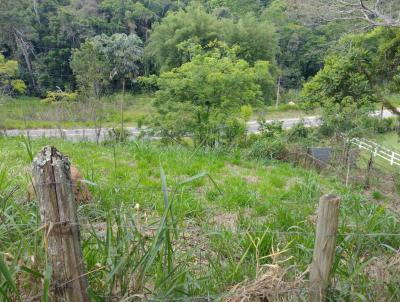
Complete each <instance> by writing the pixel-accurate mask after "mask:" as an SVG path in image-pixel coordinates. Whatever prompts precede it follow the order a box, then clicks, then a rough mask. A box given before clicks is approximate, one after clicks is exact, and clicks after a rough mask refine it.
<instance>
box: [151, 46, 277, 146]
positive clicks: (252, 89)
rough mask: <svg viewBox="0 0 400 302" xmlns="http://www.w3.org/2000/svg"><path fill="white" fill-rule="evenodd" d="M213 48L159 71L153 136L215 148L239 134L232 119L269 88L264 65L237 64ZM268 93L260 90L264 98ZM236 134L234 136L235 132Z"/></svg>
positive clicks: (240, 130) (237, 124)
mask: <svg viewBox="0 0 400 302" xmlns="http://www.w3.org/2000/svg"><path fill="white" fill-rule="evenodd" d="M223 50H224V49H222V50H220V49H216V50H215V51H214V52H213V53H211V54H198V55H194V56H193V58H192V60H191V61H190V62H188V63H185V64H183V65H182V66H181V67H179V68H175V69H173V70H172V71H170V72H164V73H162V74H161V75H160V77H158V78H157V79H154V78H153V77H151V78H147V79H143V81H146V82H149V81H150V82H152V81H154V80H155V81H156V85H157V87H158V89H159V90H158V91H157V93H156V98H155V102H154V106H155V108H156V109H157V112H158V116H155V117H154V122H153V123H154V126H155V129H156V131H157V130H158V129H159V132H160V134H161V135H162V136H164V137H168V138H173V139H177V140H180V139H182V138H183V137H184V136H187V135H193V136H194V141H195V143H196V144H198V145H200V144H204V145H205V146H216V144H219V143H222V142H223V141H224V140H226V141H227V143H232V140H233V139H235V137H236V136H237V135H240V134H243V132H244V131H245V128H246V126H245V124H243V122H241V121H240V120H239V119H238V118H239V117H240V110H241V108H242V109H244V108H243V106H246V105H247V106H248V105H257V104H259V103H261V100H262V98H263V91H262V87H264V88H265V90H266V88H267V87H268V85H269V86H273V82H272V76H271V74H270V65H269V63H268V62H266V61H257V62H256V63H255V64H254V66H253V67H250V66H249V64H248V63H247V62H246V61H244V60H241V59H237V57H236V53H235V50H232V49H231V50H230V49H226V50H224V51H226V52H229V56H224V55H223V54H222V51H223ZM268 94H270V90H269V91H268V90H267V91H265V97H266V98H267V97H268ZM237 131H238V133H234V132H237Z"/></svg>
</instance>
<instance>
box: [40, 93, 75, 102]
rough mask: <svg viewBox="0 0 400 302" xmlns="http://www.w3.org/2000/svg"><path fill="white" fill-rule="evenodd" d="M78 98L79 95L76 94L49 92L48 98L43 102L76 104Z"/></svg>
mask: <svg viewBox="0 0 400 302" xmlns="http://www.w3.org/2000/svg"><path fill="white" fill-rule="evenodd" d="M77 96H78V95H77V94H76V93H75V92H65V91H48V92H47V95H46V98H45V99H44V100H43V101H45V102H48V103H55V102H75V101H76V100H77Z"/></svg>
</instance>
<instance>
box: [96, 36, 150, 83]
mask: <svg viewBox="0 0 400 302" xmlns="http://www.w3.org/2000/svg"><path fill="white" fill-rule="evenodd" d="M93 41H94V44H95V45H96V47H98V48H99V51H100V52H101V53H103V55H104V56H105V58H107V60H108V64H109V65H110V67H111V70H110V77H109V78H110V80H114V79H119V80H121V84H122V89H123V90H125V83H126V80H131V81H135V79H136V77H137V76H138V75H139V73H140V69H141V64H142V61H143V42H142V40H141V39H140V38H139V37H138V36H137V35H136V34H130V35H126V34H114V35H112V36H107V35H100V36H96V37H94V38H93Z"/></svg>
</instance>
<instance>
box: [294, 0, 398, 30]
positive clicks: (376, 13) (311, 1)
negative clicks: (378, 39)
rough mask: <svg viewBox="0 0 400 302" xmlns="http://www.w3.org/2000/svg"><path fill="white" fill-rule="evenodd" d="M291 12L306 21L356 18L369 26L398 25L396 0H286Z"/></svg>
mask: <svg viewBox="0 0 400 302" xmlns="http://www.w3.org/2000/svg"><path fill="white" fill-rule="evenodd" d="M288 1H289V3H290V8H291V12H292V13H293V14H295V15H297V16H300V17H301V18H302V19H303V20H307V21H308V22H321V21H322V22H326V21H332V20H352V21H354V20H356V21H361V22H363V23H367V24H369V25H371V26H374V27H376V26H385V27H400V14H399V12H400V2H399V1H398V0H386V1H382V0H288Z"/></svg>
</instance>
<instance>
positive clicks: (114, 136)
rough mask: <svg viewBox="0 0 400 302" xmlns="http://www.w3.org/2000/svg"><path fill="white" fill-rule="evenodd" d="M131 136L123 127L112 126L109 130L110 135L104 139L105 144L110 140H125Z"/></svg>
mask: <svg viewBox="0 0 400 302" xmlns="http://www.w3.org/2000/svg"><path fill="white" fill-rule="evenodd" d="M130 136H131V133H130V132H129V131H128V130H127V129H125V128H123V129H121V128H112V129H110V130H108V136H107V138H106V140H105V141H104V143H105V144H107V143H109V142H124V141H126V140H127V139H128V138H129V137H130Z"/></svg>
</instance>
